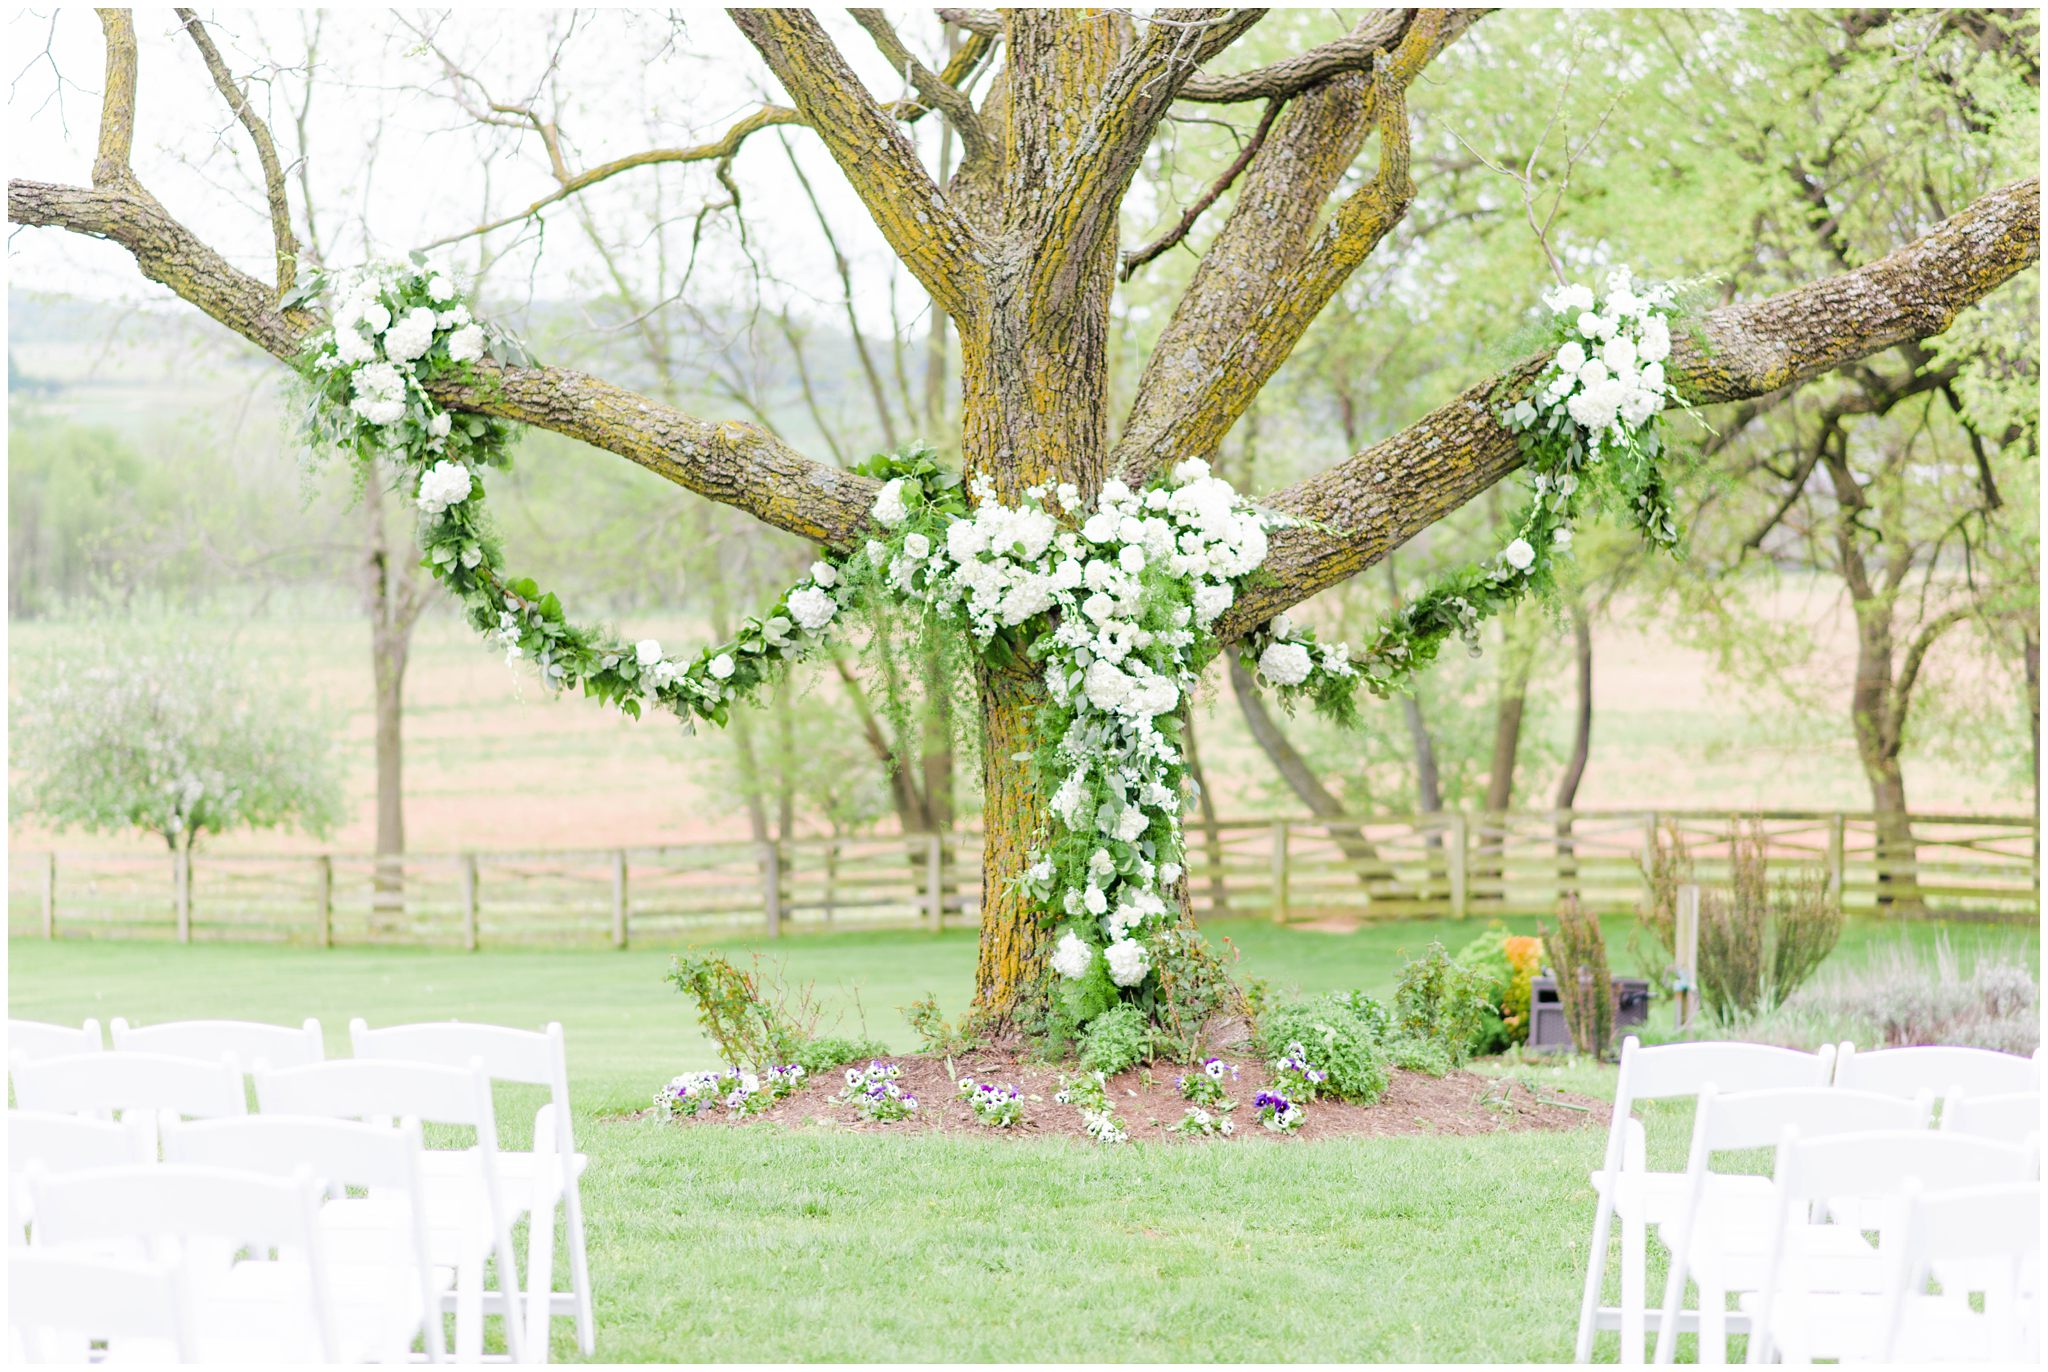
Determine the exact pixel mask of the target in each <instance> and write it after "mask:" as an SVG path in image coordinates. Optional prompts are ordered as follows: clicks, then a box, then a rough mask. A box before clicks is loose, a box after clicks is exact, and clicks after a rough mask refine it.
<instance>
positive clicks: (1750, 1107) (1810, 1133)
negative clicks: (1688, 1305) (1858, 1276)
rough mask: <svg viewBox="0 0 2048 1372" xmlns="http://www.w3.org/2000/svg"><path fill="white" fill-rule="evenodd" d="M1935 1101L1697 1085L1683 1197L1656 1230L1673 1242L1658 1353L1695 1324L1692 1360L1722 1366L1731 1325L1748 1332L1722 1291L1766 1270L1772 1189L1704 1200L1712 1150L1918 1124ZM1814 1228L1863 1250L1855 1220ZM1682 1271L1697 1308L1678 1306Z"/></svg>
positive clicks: (1839, 1254)
mask: <svg viewBox="0 0 2048 1372" xmlns="http://www.w3.org/2000/svg"><path fill="white" fill-rule="evenodd" d="M1931 1109H1932V1105H1931V1101H1930V1098H1929V1097H1927V1096H1924V1095H1923V1096H1921V1097H1920V1098H1919V1099H1917V1100H1910V1101H1909V1100H1901V1099H1899V1098H1898V1097H1896V1096H1883V1095H1877V1094H1875V1093H1872V1092H1868V1091H1845V1090H1842V1089H1841V1088H1840V1087H1834V1086H1807V1087H1792V1088H1788V1089H1781V1090H1775V1091H1740V1092H1735V1093H1733V1094H1728V1095H1723V1094H1722V1093H1721V1092H1720V1091H1719V1090H1717V1089H1716V1088H1715V1087H1713V1086H1711V1085H1709V1086H1707V1087H1705V1088H1703V1089H1702V1090H1701V1091H1700V1094H1699V1103H1698V1105H1697V1106H1696V1107H1695V1110H1694V1114H1693V1126H1692V1146H1691V1149H1690V1150H1689V1151H1688V1153H1687V1156H1686V1168H1685V1174H1686V1178H1687V1183H1688V1184H1687V1195H1686V1201H1685V1206H1684V1209H1683V1211H1682V1212H1681V1213H1680V1214H1679V1215H1678V1216H1677V1217H1676V1218H1675V1219H1674V1220H1673V1221H1672V1222H1671V1223H1669V1224H1666V1225H1663V1226H1661V1227H1660V1228H1659V1229H1658V1231H1657V1232H1658V1236H1659V1237H1660V1238H1662V1239H1663V1240H1664V1243H1665V1246H1666V1247H1667V1248H1668V1249H1669V1250H1670V1253H1671V1264H1670V1267H1669V1269H1668V1271H1667V1274H1666V1277H1665V1282H1664V1300H1663V1305H1662V1310H1663V1314H1662V1316H1661V1317H1660V1318H1659V1320H1658V1322H1657V1353H1656V1361H1657V1362H1659V1363H1668V1362H1670V1361H1671V1360H1672V1356H1673V1354H1674V1353H1675V1352H1676V1351H1677V1346H1678V1335H1679V1332H1680V1330H1681V1329H1693V1330H1697V1332H1698V1334H1699V1355H1698V1361H1699V1362H1700V1363H1701V1364H1702V1365H1712V1366H1720V1365H1722V1364H1725V1363H1726V1362H1727V1361H1728V1335H1729V1334H1730V1333H1746V1332H1747V1331H1748V1328H1749V1321H1748V1319H1747V1317H1745V1316H1743V1315H1742V1314H1740V1313H1739V1312H1738V1313H1735V1314H1730V1313H1729V1311H1728V1294H1729V1293H1730V1292H1731V1291H1732V1292H1743V1291H1753V1290H1755V1289H1756V1288H1757V1285H1758V1284H1759V1282H1760V1281H1761V1280H1762V1276H1763V1268H1764V1264H1765V1261H1766V1254H1765V1251H1764V1250H1765V1248H1766V1246H1767V1245H1768V1243H1769V1241H1770V1238H1771V1220H1772V1215H1771V1209H1770V1198H1769V1195H1768V1193H1766V1194H1765V1195H1762V1196H1755V1195H1741V1196H1728V1195H1723V1196H1720V1197H1718V1198H1717V1200H1716V1203H1715V1204H1713V1205H1711V1206H1710V1205H1708V1203H1707V1193H1708V1183H1709V1180H1710V1177H1711V1175H1712V1174H1711V1172H1710V1170H1709V1169H1710V1168H1711V1167H1712V1165H1713V1161H1714V1159H1715V1157H1716V1156H1717V1155H1719V1154H1723V1153H1732V1152H1740V1151H1749V1150H1755V1149H1764V1148H1769V1149H1775V1148H1776V1147H1777V1146H1778V1144H1779V1143H1780V1142H1781V1141H1782V1140H1783V1139H1784V1137H1785V1133H1786V1131H1787V1130H1788V1129H1796V1130H1798V1131H1799V1134H1800V1136H1801V1137H1804V1138H1826V1137H1828V1136H1830V1135H1834V1134H1855V1133H1868V1132H1871V1131H1875V1130H1900V1129H1922V1128H1925V1127H1926V1125H1927V1119H1928V1115H1929V1113H1930V1112H1931ZM1815 1228H1816V1230H1818V1231H1819V1232H1816V1233H1813V1234H1810V1235H1808V1237H1810V1238H1813V1239H1814V1240H1816V1241H1817V1243H1818V1247H1819V1249H1820V1250H1821V1251H1825V1252H1826V1253H1828V1254H1829V1255H1831V1256H1833V1257H1836V1258H1843V1259H1846V1258H1853V1257H1856V1256H1858V1254H1859V1250H1860V1251H1861V1252H1862V1253H1865V1254H1868V1253H1869V1245H1868V1244H1866V1243H1865V1242H1864V1241H1863V1237H1862V1235H1861V1234H1859V1233H1857V1232H1856V1231H1855V1230H1853V1229H1843V1228H1840V1227H1838V1226H1816V1227H1815ZM1873 1256H1874V1255H1873ZM1688 1279H1691V1280H1693V1281H1695V1282H1697V1283H1698V1284H1699V1293H1700V1295H1699V1308H1698V1309H1697V1310H1696V1311H1688V1310H1685V1309H1684V1308H1683V1297H1684V1295H1685V1284H1686V1281H1687V1280H1688Z"/></svg>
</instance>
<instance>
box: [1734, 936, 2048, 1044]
mask: <svg viewBox="0 0 2048 1372" xmlns="http://www.w3.org/2000/svg"><path fill="white" fill-rule="evenodd" d="M1736 1032H1737V1033H1738V1034H1739V1035H1740V1036H1741V1037H1743V1038H1751V1039H1758V1040H1761V1041H1763V1042H1767V1043H1780V1044H1784V1045H1786V1046H1788V1047H1795V1048H1817V1047H1819V1046H1820V1045H1821V1044H1823V1043H1839V1042H1841V1041H1842V1040H1843V1039H1848V1040H1850V1041H1852V1042H1854V1043H1856V1044H1857V1045H1858V1046H1859V1047H1861V1046H1866V1045H1867V1046H1870V1047H1874V1048H1900V1047H1909V1046H1913V1045H1917V1044H1926V1043H1949V1044H1960V1045H1963V1046H1966V1047H1971V1048H1989V1049H1992V1050H1993V1051H1995V1052H2001V1053H2019V1054H2029V1053H2032V1052H2033V1051H2034V1050H2035V1049H2036V1048H2038V1047H2040V1045H2041V988H2040V986H2039V984H2038V983H2036V981H2035V980H2034V973H2033V972H2032V971H2031V970H2029V969H2028V968H2027V967H2026V966H2025V965H2023V964H2021V963H2018V962H2013V961H2008V960H2006V959H2005V958H2003V957H1990V958H1985V959H1982V960H1980V961H1978V962H1977V963H1976V965H1975V966H1974V967H1972V968H1970V969H1969V970H1968V971H1965V970H1964V969H1963V967H1962V965H1961V963H1960V961H1959V960H1958V959H1957V957H1956V955H1955V951H1954V949H1953V948H1951V947H1950V945H1949V942H1948V939H1947V936H1946V935H1943V936H1942V937H1941V938H1939V939H1938V940H1937V941H1936V943H1935V945H1934V949H1933V951H1932V953H1931V954H1928V953H1923V952H1920V951H1918V950H1916V949H1914V948H1913V947H1912V945H1910V944H1907V943H1905V942H1903V941H1901V943H1900V944H1898V945H1897V946H1896V947H1894V948H1892V949H1891V950H1889V951H1888V952H1887V953H1886V954H1885V955H1882V956H1879V957H1874V958H1872V959H1871V961H1870V962H1869V963H1868V964H1866V965H1863V966H1859V967H1855V968H1853V969H1842V970H1839V971H1834V972H1832V973H1831V974H1829V975H1825V976H1821V977H1818V978H1815V979H1814V980H1813V981H1812V982H1811V983H1809V984H1808V985H1806V986H1804V987H1801V988H1800V990H1799V991H1798V992H1797V993H1796V994H1794V995H1793V996H1791V997H1790V998H1789V999H1788V1000H1786V1001H1785V1003H1784V1004H1783V1005H1782V1006H1780V1007H1779V1008H1778V1009H1776V1010H1775V1011H1772V1012H1769V1013H1766V1014H1763V1015H1759V1016H1756V1017H1754V1018H1752V1019H1751V1020H1749V1021H1747V1022H1745V1023H1744V1024H1742V1025H1740V1026H1739V1027H1738V1028H1737V1031H1736Z"/></svg>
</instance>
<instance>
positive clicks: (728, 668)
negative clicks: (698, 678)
mask: <svg viewBox="0 0 2048 1372" xmlns="http://www.w3.org/2000/svg"><path fill="white" fill-rule="evenodd" d="M734 665H735V664H734V662H733V660H732V654H731V653H720V654H719V655H718V656H717V657H714V658H712V659H711V665H710V667H709V669H708V670H709V671H710V673H711V675H712V676H714V677H716V678H718V679H719V680H720V681H724V680H725V679H726V678H728V677H730V676H731V675H732V671H733V667H734Z"/></svg>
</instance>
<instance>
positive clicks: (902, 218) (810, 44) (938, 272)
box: [729, 9, 983, 317]
mask: <svg viewBox="0 0 2048 1372" xmlns="http://www.w3.org/2000/svg"><path fill="white" fill-rule="evenodd" d="M729 13H730V14H731V16H732V21H733V23H734V24H735V25H737V26H738V27H739V30H740V32H741V33H742V34H744V35H746V38H747V40H748V41H749V42H751V43H752V44H753V45H754V47H755V48H756V49H757V50H758V51H759V52H760V54H761V56H762V57H763V58H764V59H765V60H766V61H767V63H768V67H769V69H770V70H771V71H773V72H774V73H775V75H776V79H778V80H779V81H781V82H782V85H783V89H785V90H787V91H788V92H789V96H790V99H791V100H792V101H793V102H794V103H795V105H796V108H797V110H798V112H799V113H800V114H802V115H803V122H805V123H806V124H809V125H810V126H811V128H812V129H813V130H814V131H815V132H816V133H817V135H818V137H819V138H821V139H822V140H824V143H825V146H826V147H827V148H828V149H829V150H830V151H831V153H832V156H833V157H834V159H836V160H837V161H838V163H839V167H840V170H841V171H843V172H844V173H845V174H846V179H847V180H848V181H849V182H851V183H852V184H853V188H854V190H855V191H857V192H858V193H859V195H860V198H861V200H862V201H863V202H864V203H865V204H866V205H867V207H868V213H869V214H870V215H872V216H873V217H874V221H875V225H876V227H877V228H879V229H881V231H882V236H883V237H884V238H886V239H887V240H888V241H889V246H890V247H891V248H892V249H894V250H895V252H896V256H897V257H899V258H900V259H902V261H903V264H904V265H905V266H906V267H908V268H909V269H910V272H911V274H912V275H913V276H915V277H916V278H917V279H918V280H919V281H920V282H922V283H923V285H924V288H925V290H926V291H928V292H930V294H931V296H932V298H933V299H934V300H936V301H938V302H939V303H940V304H942V305H944V306H945V307H946V309H947V310H949V311H950V312H952V313H953V314H955V315H961V316H968V317H972V316H974V315H975V314H977V313H978V312H979V310H980V308H981V299H982V295H983V290H982V281H983V267H982V258H981V249H980V244H979V242H978V240H977V239H976V236H975V233H974V230H973V228H972V227H971V226H969V224H968V223H967V220H966V219H965V218H964V217H962V215H961V214H960V212H959V211H958V210H957V209H956V208H954V206H953V205H952V203H951V202H950V201H948V200H947V199H946V196H945V193H944V192H943V191H941V190H940V189H939V186H938V183H937V182H935V181H933V180H932V178H931V175H930V174H929V173H928V172H926V171H925V169H924V165H923V164H922V163H920V162H919V161H918V160H917V152H916V150H915V149H914V148H912V147H911V145H910V140H909V139H907V138H905V137H904V136H903V131H902V130H901V129H900V128H898V127H897V121H896V120H895V119H894V118H893V117H891V115H890V114H889V112H888V111H887V110H884V109H883V108H882V107H881V106H880V105H877V104H876V103H875V101H874V100H873V99H872V98H871V97H870V96H869V95H868V93H867V90H866V89H865V88H864V87H863V86H862V85H861V83H860V78H859V77H858V76H856V75H854V72H853V69H852V68H851V67H849V66H847V65H846V59H845V58H844V57H842V56H841V55H840V52H839V49H838V48H837V47H835V46H834V45H833V43H832V39H831V38H830V37H829V36H828V35H827V34H826V32H825V30H824V29H823V27H821V26H820V25H819V23H818V21H817V18H816V17H815V16H814V15H812V14H811V13H810V12H809V11H807V10H774V9H735V10H731V11H729Z"/></svg>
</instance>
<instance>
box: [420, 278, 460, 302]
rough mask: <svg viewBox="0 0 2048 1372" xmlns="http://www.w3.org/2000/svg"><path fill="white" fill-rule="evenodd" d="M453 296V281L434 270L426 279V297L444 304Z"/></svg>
mask: <svg viewBox="0 0 2048 1372" xmlns="http://www.w3.org/2000/svg"><path fill="white" fill-rule="evenodd" d="M454 298H455V283H454V282H452V281H450V280H449V279H448V278H447V277H445V276H442V275H441V274H440V273H438V272H436V273H435V274H434V275H433V276H432V277H429V278H428V280H427V299H429V300H432V301H434V302H435V303H437V304H442V305H445V304H447V303H448V302H449V301H451V300H453V299H454Z"/></svg>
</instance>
